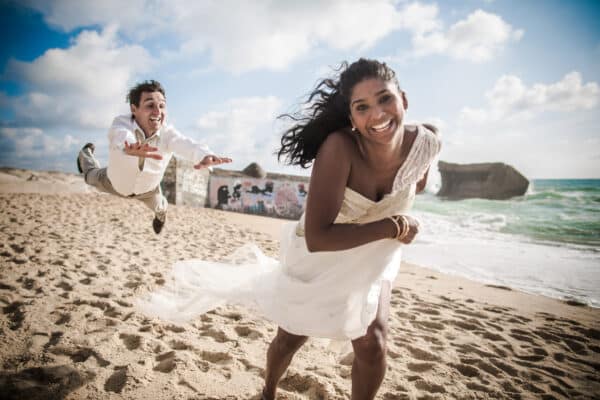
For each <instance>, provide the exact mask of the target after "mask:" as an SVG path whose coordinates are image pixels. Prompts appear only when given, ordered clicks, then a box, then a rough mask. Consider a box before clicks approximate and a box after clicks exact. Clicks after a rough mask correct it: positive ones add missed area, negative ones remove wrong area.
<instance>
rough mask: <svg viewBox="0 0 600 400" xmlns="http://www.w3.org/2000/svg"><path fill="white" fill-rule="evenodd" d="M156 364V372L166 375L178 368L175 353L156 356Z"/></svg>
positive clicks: (170, 352)
mask: <svg viewBox="0 0 600 400" xmlns="http://www.w3.org/2000/svg"><path fill="white" fill-rule="evenodd" d="M156 361H158V364H156V365H155V366H154V368H153V370H154V371H159V372H163V373H165V374H167V373H169V372H171V371H173V370H174V369H175V367H176V363H175V352H174V351H169V352H166V353H163V354H160V355H158V356H156Z"/></svg>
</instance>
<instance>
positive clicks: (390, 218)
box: [388, 215, 402, 240]
mask: <svg viewBox="0 0 600 400" xmlns="http://www.w3.org/2000/svg"><path fill="white" fill-rule="evenodd" d="M388 219H389V220H390V221H392V222H393V223H394V225H396V235H394V239H396V240H398V236H400V233H402V229H400V224H399V223H398V221H397V220H396V218H395V215H394V216H392V217H388Z"/></svg>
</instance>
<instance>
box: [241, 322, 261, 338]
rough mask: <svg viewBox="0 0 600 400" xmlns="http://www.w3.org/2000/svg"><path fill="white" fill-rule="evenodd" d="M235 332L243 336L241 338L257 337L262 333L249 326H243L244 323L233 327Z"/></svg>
mask: <svg viewBox="0 0 600 400" xmlns="http://www.w3.org/2000/svg"><path fill="white" fill-rule="evenodd" d="M234 329H235V332H236V333H237V334H238V335H239V336H241V337H243V338H248V339H253V340H254V339H259V338H261V337H263V334H262V333H260V332H259V331H257V330H255V329H252V328H250V327H249V326H245V325H240V326H236V327H235V328H234Z"/></svg>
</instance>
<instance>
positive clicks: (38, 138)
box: [0, 127, 80, 159]
mask: <svg viewBox="0 0 600 400" xmlns="http://www.w3.org/2000/svg"><path fill="white" fill-rule="evenodd" d="M0 142H1V143H2V146H0V148H2V150H3V151H6V152H10V155H9V156H10V158H22V157H25V158H40V159H46V158H52V157H55V156H58V155H63V154H68V153H69V152H70V151H72V150H73V149H74V148H77V147H78V145H79V144H80V140H79V139H77V138H75V137H73V136H71V135H64V136H62V137H56V136H51V135H47V134H45V133H44V131H43V130H42V129H39V128H33V127H22V128H9V127H2V128H0ZM7 156H8V155H7ZM3 158H5V157H3Z"/></svg>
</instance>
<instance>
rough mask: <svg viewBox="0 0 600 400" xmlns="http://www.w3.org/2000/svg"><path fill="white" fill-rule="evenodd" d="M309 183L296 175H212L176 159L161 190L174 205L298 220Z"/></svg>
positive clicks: (237, 173)
mask: <svg viewBox="0 0 600 400" xmlns="http://www.w3.org/2000/svg"><path fill="white" fill-rule="evenodd" d="M308 182H309V178H308V177H302V176H295V175H282V174H267V177H266V178H264V179H260V178H252V177H249V176H247V175H244V174H243V173H240V172H238V171H228V170H221V169H215V171H214V172H213V173H209V171H208V170H207V169H201V170H197V169H194V165H193V163H191V162H189V161H185V160H180V159H176V158H175V157H173V158H172V159H171V161H170V162H169V165H168V167H167V169H166V171H165V176H164V178H163V180H162V182H161V188H162V191H163V194H164V195H165V197H166V198H167V201H168V202H169V203H171V204H177V205H188V206H192V207H212V208H218V209H221V210H226V211H236V212H242V213H247V214H258V215H264V216H269V217H277V218H287V219H298V218H300V216H301V215H302V212H303V211H304V204H305V201H306V195H307V194H308Z"/></svg>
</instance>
